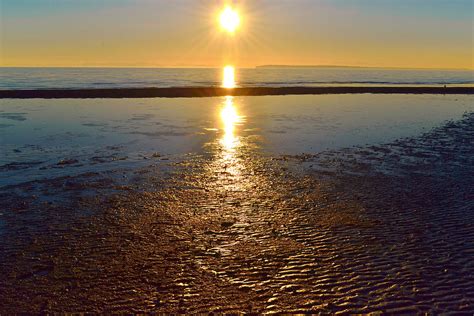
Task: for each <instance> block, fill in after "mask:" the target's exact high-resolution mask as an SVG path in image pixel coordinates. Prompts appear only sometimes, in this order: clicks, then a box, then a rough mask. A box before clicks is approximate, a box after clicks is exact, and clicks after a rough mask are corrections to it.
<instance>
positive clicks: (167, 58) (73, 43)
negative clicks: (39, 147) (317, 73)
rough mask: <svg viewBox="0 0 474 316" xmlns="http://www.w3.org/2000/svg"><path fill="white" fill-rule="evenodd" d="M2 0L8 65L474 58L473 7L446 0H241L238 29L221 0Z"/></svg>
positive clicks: (451, 61) (0, 28)
mask: <svg viewBox="0 0 474 316" xmlns="http://www.w3.org/2000/svg"><path fill="white" fill-rule="evenodd" d="M0 1H1V23H0V34H1V35H0V36H1V37H0V66H3V67H5V66H22V67H46V66H53V67H221V66H223V65H225V64H233V65H235V66H237V67H255V66H258V65H268V64H279V65H351V66H370V67H374V66H375V67H376V66H379V67H407V68H408V67H409V68H465V69H466V68H468V69H473V68H474V54H473V51H474V48H473V47H474V44H473V43H474V36H473V32H474V31H473V17H472V13H469V12H467V13H466V12H463V13H462V15H460V14H461V13H459V12H461V11H459V12H457V11H455V10H454V9H453V10H452V12H450V11H448V13H443V12H445V11H446V9H445V8H444V11H443V10H442V9H443V8H442V7H440V8H436V3H438V2H439V3H440V6H441V4H442V2H440V1H439V0H433V3H434V7H435V8H433V9H432V10H433V12H426V7H423V4H422V2H420V4H419V5H420V6H421V7H420V8H419V9H420V13H419V14H416V12H415V13H410V12H408V11H406V12H405V11H404V9H403V8H399V7H393V6H392V7H391V6H388V2H387V4H385V6H381V7H380V8H377V7H375V8H373V5H371V6H370V7H369V6H368V0H354V1H352V2H350V5H347V4H344V3H345V2H344V1H337V0H334V1H329V0H311V1H308V0H293V1H288V0H274V1H269V0H261V1H259V2H256V1H254V2H252V1H239V2H235V4H236V7H237V8H238V10H239V11H240V13H241V20H242V21H241V25H240V27H239V29H238V30H237V31H236V32H235V34H233V35H229V34H226V33H225V32H223V31H222V29H220V28H219V25H218V15H219V11H220V10H222V8H223V7H224V4H225V3H224V2H222V1H206V0H194V1H190V0H176V1H174V2H171V1H165V0H156V1H151V0H117V1H115V2H114V1H110V0H104V1H103V2H102V3H101V4H100V5H98V4H97V1H95V2H94V1H89V0H82V5H78V4H77V2H76V3H74V4H73V2H71V1H69V0H63V1H57V2H56V3H55V1H47V0H37V1H36V2H34V1H32V0H29V1H28V0H19V1H20V2H22V1H23V2H22V3H23V6H19V5H18V4H15V3H14V0H0ZM41 1H43V2H44V3H45V5H43V6H39V5H38V3H39V2H41ZM403 1H405V2H406V1H408V0H401V1H400V2H403ZM416 1H419V0H415V1H413V2H412V3H416ZM455 1H458V2H459V5H458V6H459V8H458V7H456V8H455V9H456V10H461V9H462V6H461V5H460V4H462V2H463V0H455ZM79 2H81V1H79ZM369 2H370V1H369ZM383 2H384V0H380V2H379V3H383ZM385 2H386V1H385ZM468 2H469V1H468ZM17 3H18V2H17ZM52 3H53V4H54V5H52ZM58 3H59V4H60V5H58ZM346 3H348V2H346ZM466 3H467V2H466ZM46 4H49V5H46ZM298 4H299V5H298ZM422 9H423V11H422ZM415 11H416V10H415Z"/></svg>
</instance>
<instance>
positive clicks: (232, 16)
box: [219, 6, 240, 33]
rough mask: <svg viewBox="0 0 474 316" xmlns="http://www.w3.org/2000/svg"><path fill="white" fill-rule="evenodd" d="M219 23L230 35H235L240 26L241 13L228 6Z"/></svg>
mask: <svg viewBox="0 0 474 316" xmlns="http://www.w3.org/2000/svg"><path fill="white" fill-rule="evenodd" d="M219 22H220V24H221V27H222V28H223V29H224V30H225V31H227V32H229V33H234V32H235V30H236V29H237V28H238V27H239V24H240V17H239V13H238V12H237V11H236V10H234V9H233V8H232V7H230V6H227V7H226V8H225V9H224V10H223V11H222V12H221V15H220V17H219Z"/></svg>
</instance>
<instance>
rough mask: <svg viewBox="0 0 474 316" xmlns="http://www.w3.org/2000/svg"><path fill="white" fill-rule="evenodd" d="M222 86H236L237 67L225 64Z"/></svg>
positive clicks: (229, 87)
mask: <svg viewBox="0 0 474 316" xmlns="http://www.w3.org/2000/svg"><path fill="white" fill-rule="evenodd" d="M222 87H223V88H228V89H232V88H235V68H234V66H225V67H224V72H223V78H222Z"/></svg>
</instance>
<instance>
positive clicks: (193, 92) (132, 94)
mask: <svg viewBox="0 0 474 316" xmlns="http://www.w3.org/2000/svg"><path fill="white" fill-rule="evenodd" d="M354 93H373V94H474V87H423V86H410V87H407V86H402V87H393V86H390V87H383V86H380V87H376V86H351V87H251V88H250V87H248V88H233V89H227V88H219V87H171V88H120V89H41V90H0V99H7V98H10V99H31V98H44V99H61V98H75V99H77V98H81V99H82V98H155V97H164V98H181V97H187V98H191V97H213V96H229V95H233V96H261V95H290V94H291V95H303V94H354Z"/></svg>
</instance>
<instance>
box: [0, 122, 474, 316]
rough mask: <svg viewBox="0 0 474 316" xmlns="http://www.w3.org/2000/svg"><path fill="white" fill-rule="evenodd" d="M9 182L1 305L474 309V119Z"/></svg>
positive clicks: (9, 308)
mask: <svg viewBox="0 0 474 316" xmlns="http://www.w3.org/2000/svg"><path fill="white" fill-rule="evenodd" d="M209 146H210V148H209V150H208V151H207V152H206V153H202V154H189V155H185V156H183V157H182V158H181V159H170V160H167V161H165V162H166V163H165V164H159V165H150V166H144V167H140V168H133V169H130V170H122V169H115V170H110V171H108V172H104V173H99V172H90V173H84V174H81V175H76V176H63V177H57V178H53V179H45V180H36V181H31V182H27V183H22V184H17V185H10V186H4V187H2V188H1V189H0V210H1V211H0V213H1V215H0V223H1V225H0V234H2V243H0V258H2V259H1V261H0V270H1V271H2V273H1V274H0V297H2V300H0V311H2V312H3V313H14V312H29V313H40V312H105V313H111V312H172V313H178V312H179V313H194V312H210V311H213V312H226V313H232V312H234V313H236V312H254V313H278V312H314V313H336V312H342V313H370V312H381V313H434V314H438V313H445V312H464V313H466V314H472V313H473V312H474V308H473V306H474V264H473V263H474V225H473V223H474V160H473V157H474V115H473V114H472V113H466V114H465V115H464V117H463V118H462V119H461V120H457V121H452V122H447V123H445V124H443V125H442V126H440V127H438V128H435V129H433V130H432V131H428V132H426V133H424V134H422V135H419V136H416V137H410V138H402V139H399V140H397V141H392V142H388V143H385V144H379V145H370V146H356V147H352V148H347V149H335V150H328V151H323V152H321V153H317V154H302V155H278V154H268V153H264V152H261V151H260V150H259V149H258V148H256V147H252V146H241V147H239V145H236V147H232V146H231V147H227V148H226V146H222V145H220V144H219V143H218V142H216V143H212V144H209Z"/></svg>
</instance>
